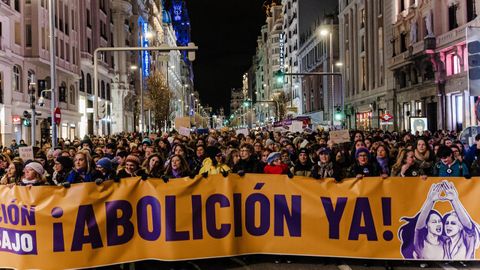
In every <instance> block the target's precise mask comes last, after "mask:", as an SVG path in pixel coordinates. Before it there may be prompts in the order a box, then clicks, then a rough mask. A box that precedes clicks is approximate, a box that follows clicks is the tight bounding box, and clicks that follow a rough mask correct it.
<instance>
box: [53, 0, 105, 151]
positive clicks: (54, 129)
mask: <svg viewBox="0 0 480 270" xmlns="http://www.w3.org/2000/svg"><path fill="white" fill-rule="evenodd" d="M48 4H49V7H50V8H49V9H48V17H49V20H48V28H49V29H50V86H51V87H52V95H51V97H52V99H51V102H50V110H51V117H52V123H51V124H52V148H55V147H57V123H55V120H54V119H53V118H54V117H53V116H54V115H55V107H56V106H57V98H56V94H55V89H56V83H57V67H56V59H55V57H56V53H55V52H56V50H57V48H56V41H55V10H56V7H55V6H56V0H50V1H48ZM95 87H96V88H95V89H98V85H97V82H96V81H95ZM95 100H96V99H95ZM94 120H95V119H94Z"/></svg>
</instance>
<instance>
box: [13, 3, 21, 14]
mask: <svg viewBox="0 0 480 270" xmlns="http://www.w3.org/2000/svg"><path fill="white" fill-rule="evenodd" d="M14 4H15V10H16V11H18V12H20V0H15V1H14Z"/></svg>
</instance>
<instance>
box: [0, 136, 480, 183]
mask: <svg viewBox="0 0 480 270" xmlns="http://www.w3.org/2000/svg"><path fill="white" fill-rule="evenodd" d="M350 135H351V142H346V143H341V144H334V143H333V142H332V141H331V140H329V133H328V132H322V131H317V132H311V133H295V134H292V133H280V132H271V131H270V132H269V131H255V130H252V131H251V132H250V133H249V134H248V135H244V134H236V133H235V131H229V132H220V131H213V130H212V131H210V133H208V134H192V135H191V136H190V137H186V136H181V135H179V134H178V133H176V132H170V133H163V134H154V136H146V135H145V136H140V135H139V134H135V133H128V134H127V133H125V134H117V135H112V136H90V137H85V138H83V140H73V141H70V140H63V139H60V140H59V142H58V146H57V147H55V148H52V147H51V145H49V144H48V143H47V144H44V145H43V146H42V147H41V148H40V147H34V160H22V159H21V158H20V157H19V155H18V148H19V147H22V146H26V145H25V144H24V143H23V142H22V141H21V142H20V143H19V144H17V142H16V141H15V140H13V141H12V143H11V145H10V146H9V147H4V148H3V150H2V154H1V155H0V183H1V184H3V185H25V186H37V185H64V186H68V185H71V184H76V183H82V182H96V183H102V182H103V181H106V180H116V181H118V180H119V179H121V178H130V177H140V178H142V179H148V178H156V179H161V180H163V181H165V182H168V181H170V180H171V179H174V178H182V177H194V176H195V175H199V174H200V175H202V176H205V177H208V175H213V174H223V175H224V176H226V175H227V174H229V173H237V174H239V175H244V174H245V173H265V174H286V175H288V176H289V177H293V176H295V175H297V176H307V177H312V178H315V179H323V178H334V179H336V180H337V181H342V179H344V178H357V179H360V178H363V177H370V176H379V177H382V178H387V177H389V176H397V177H420V178H423V179H425V178H426V177H428V176H442V177H449V176H458V177H465V178H469V177H471V176H479V175H480V135H477V136H476V137H475V143H474V144H473V145H471V146H468V145H464V144H463V143H462V142H460V141H459V140H457V136H456V134H455V133H454V132H444V131H438V132H435V133H430V132H428V131H425V132H424V134H421V135H419V134H418V133H417V134H416V135H413V134H411V133H408V132H384V131H381V130H375V131H369V132H362V131H351V132H350ZM153 138H155V139H153Z"/></svg>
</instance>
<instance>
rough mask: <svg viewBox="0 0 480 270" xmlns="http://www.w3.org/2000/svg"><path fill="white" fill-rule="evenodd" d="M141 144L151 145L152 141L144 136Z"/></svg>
mask: <svg viewBox="0 0 480 270" xmlns="http://www.w3.org/2000/svg"><path fill="white" fill-rule="evenodd" d="M142 144H148V145H152V141H151V140H150V139H149V138H145V139H143V141H142Z"/></svg>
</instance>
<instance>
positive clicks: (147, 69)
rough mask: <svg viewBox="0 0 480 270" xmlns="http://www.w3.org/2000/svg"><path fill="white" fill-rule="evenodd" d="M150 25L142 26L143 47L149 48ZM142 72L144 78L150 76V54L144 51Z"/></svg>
mask: <svg viewBox="0 0 480 270" xmlns="http://www.w3.org/2000/svg"><path fill="white" fill-rule="evenodd" d="M147 33H148V23H145V22H144V23H143V24H142V47H145V48H147V47H148V38H147ZM142 70H143V76H144V77H148V76H149V75H150V53H149V52H148V51H142Z"/></svg>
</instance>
